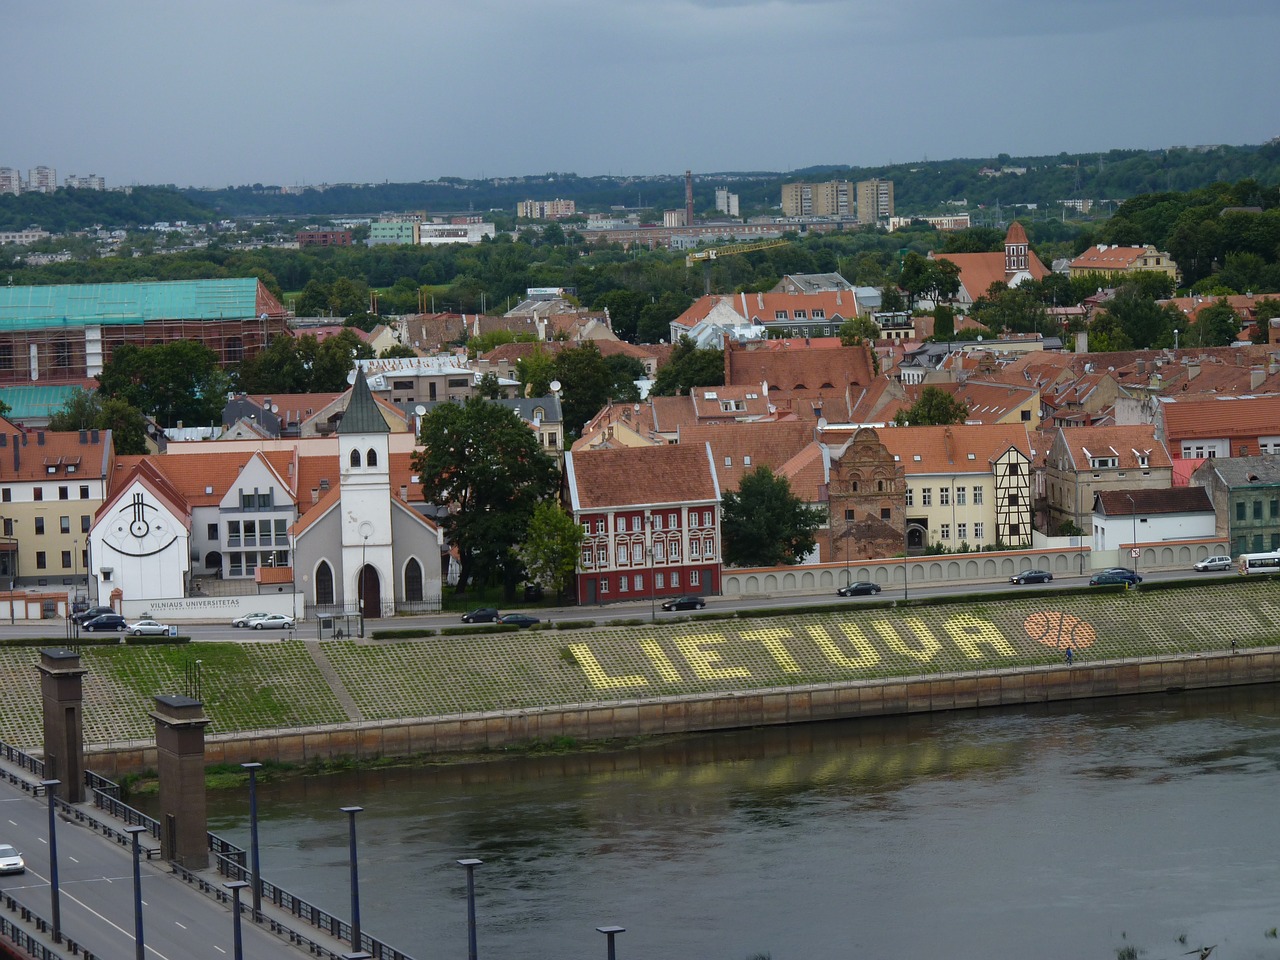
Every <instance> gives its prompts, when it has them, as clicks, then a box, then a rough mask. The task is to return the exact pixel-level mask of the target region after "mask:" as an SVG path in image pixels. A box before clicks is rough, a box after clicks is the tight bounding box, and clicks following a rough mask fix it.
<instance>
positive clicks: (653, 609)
mask: <svg viewBox="0 0 1280 960" xmlns="http://www.w3.org/2000/svg"><path fill="white" fill-rule="evenodd" d="M645 520H646V521H647V522H646V524H645V527H646V528H647V530H648V532H649V546H648V553H649V619H650V620H652V621H653V622H654V623H657V622H658V578H657V576H656V575H655V574H654V570H653V565H654V556H653V514H650V515H649V516H648V517H646V518H645Z"/></svg>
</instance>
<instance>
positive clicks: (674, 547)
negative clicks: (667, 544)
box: [670, 540, 680, 560]
mask: <svg viewBox="0 0 1280 960" xmlns="http://www.w3.org/2000/svg"><path fill="white" fill-rule="evenodd" d="M670 553H671V559H672V560H679V559H680V541H678V540H677V541H676V542H675V543H673V544H671V551H670Z"/></svg>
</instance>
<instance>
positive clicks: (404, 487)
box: [400, 483, 409, 500]
mask: <svg viewBox="0 0 1280 960" xmlns="http://www.w3.org/2000/svg"><path fill="white" fill-rule="evenodd" d="M400 499H401V500H408V499H409V485H408V484H407V483H402V484H400Z"/></svg>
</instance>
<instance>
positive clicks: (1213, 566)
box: [1192, 557, 1236, 573]
mask: <svg viewBox="0 0 1280 960" xmlns="http://www.w3.org/2000/svg"><path fill="white" fill-rule="evenodd" d="M1235 565H1236V563H1235V561H1234V560H1232V559H1231V558H1230V557H1206V558H1205V559H1203V560H1201V561H1200V562H1199V563H1196V564H1192V567H1193V569H1195V570H1199V571H1200V572H1201V573H1203V572H1204V571H1205V570H1230V569H1231V568H1232V567H1234V566H1235Z"/></svg>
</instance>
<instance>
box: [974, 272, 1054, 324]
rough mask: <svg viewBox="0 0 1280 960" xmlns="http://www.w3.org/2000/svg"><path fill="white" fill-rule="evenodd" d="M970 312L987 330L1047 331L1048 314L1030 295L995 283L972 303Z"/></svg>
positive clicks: (1032, 295)
mask: <svg viewBox="0 0 1280 960" xmlns="http://www.w3.org/2000/svg"><path fill="white" fill-rule="evenodd" d="M972 312H973V317H974V319H975V320H977V321H978V322H979V323H981V324H982V325H983V326H984V327H986V328H987V329H988V330H996V331H1004V330H1008V331H1012V332H1014V333H1032V332H1043V331H1047V330H1048V328H1049V311H1048V310H1047V309H1046V308H1045V305H1044V304H1043V303H1042V302H1041V301H1040V300H1039V299H1038V298H1037V297H1036V295H1035V294H1034V293H1033V292H1032V291H1030V290H1024V289H1022V287H1009V286H1006V285H1005V284H1003V283H1001V282H1000V281H998V280H997V281H996V282H994V283H992V284H991V286H990V287H989V288H988V289H987V292H986V293H985V294H984V295H983V296H981V297H979V298H978V299H977V300H976V301H975V302H974V304H973V311H972Z"/></svg>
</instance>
